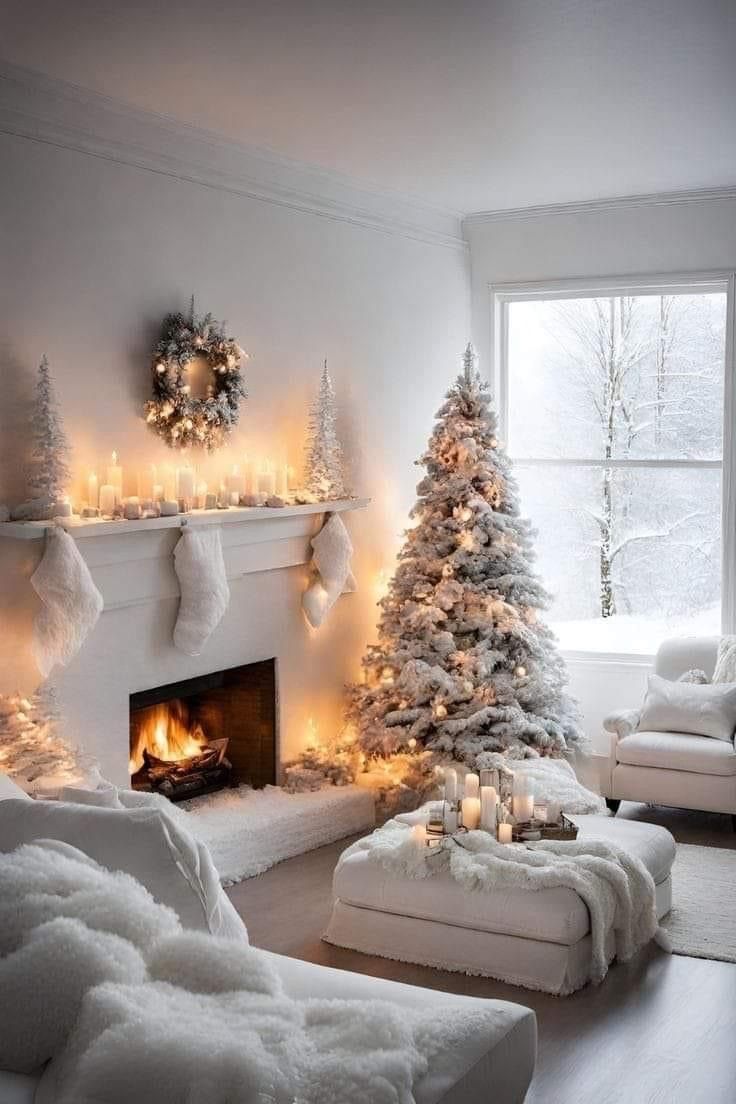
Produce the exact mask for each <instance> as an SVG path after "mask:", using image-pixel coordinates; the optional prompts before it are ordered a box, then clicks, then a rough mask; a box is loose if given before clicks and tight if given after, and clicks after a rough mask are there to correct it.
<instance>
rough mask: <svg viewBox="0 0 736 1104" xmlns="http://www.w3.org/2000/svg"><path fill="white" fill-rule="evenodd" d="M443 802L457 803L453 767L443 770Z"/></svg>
mask: <svg viewBox="0 0 736 1104" xmlns="http://www.w3.org/2000/svg"><path fill="white" fill-rule="evenodd" d="M445 801H457V771H456V770H455V769H454V767H446V768H445Z"/></svg>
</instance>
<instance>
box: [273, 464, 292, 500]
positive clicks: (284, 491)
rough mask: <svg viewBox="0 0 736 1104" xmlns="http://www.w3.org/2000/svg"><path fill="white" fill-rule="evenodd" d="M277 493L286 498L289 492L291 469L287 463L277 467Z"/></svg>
mask: <svg viewBox="0 0 736 1104" xmlns="http://www.w3.org/2000/svg"><path fill="white" fill-rule="evenodd" d="M276 494H277V495H278V496H279V498H286V497H287V495H288V494H289V469H288V467H287V466H286V464H279V466H278V468H277V469H276Z"/></svg>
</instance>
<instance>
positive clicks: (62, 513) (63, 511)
mask: <svg viewBox="0 0 736 1104" xmlns="http://www.w3.org/2000/svg"><path fill="white" fill-rule="evenodd" d="M71 516H72V504H71V502H70V501H69V499H68V498H63V499H62V500H61V502H55V503H54V517H71Z"/></svg>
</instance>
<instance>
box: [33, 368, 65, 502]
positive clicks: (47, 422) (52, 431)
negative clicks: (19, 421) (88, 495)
mask: <svg viewBox="0 0 736 1104" xmlns="http://www.w3.org/2000/svg"><path fill="white" fill-rule="evenodd" d="M31 435H32V452H31V467H30V470H29V473H28V487H29V490H30V492H31V497H32V498H39V499H46V500H48V501H49V502H58V501H60V500H61V499H62V498H63V496H64V495H65V493H66V491H67V488H68V486H69V482H70V480H71V472H70V471H69V458H70V456H71V448H70V446H69V441H68V440H67V436H66V433H65V432H64V424H63V422H62V418H61V412H60V410H59V402H58V399H57V397H56V389H55V387H54V381H53V379H52V377H51V371H50V369H49V362H48V360H47V359H46V357H45V356H44V357H43V358H42V360H41V363H40V365H39V367H38V381H37V384H36V399H35V402H34V406H33V414H32V420H31Z"/></svg>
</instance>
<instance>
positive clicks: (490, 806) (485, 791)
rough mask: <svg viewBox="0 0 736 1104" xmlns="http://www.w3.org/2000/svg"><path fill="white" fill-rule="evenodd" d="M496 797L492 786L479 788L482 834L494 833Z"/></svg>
mask: <svg viewBox="0 0 736 1104" xmlns="http://www.w3.org/2000/svg"><path fill="white" fill-rule="evenodd" d="M497 804H498V795H497V794H496V790H495V788H494V787H493V786H481V788H480V826H481V828H482V829H483V831H484V832H494V833H495V831H496V813H497Z"/></svg>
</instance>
